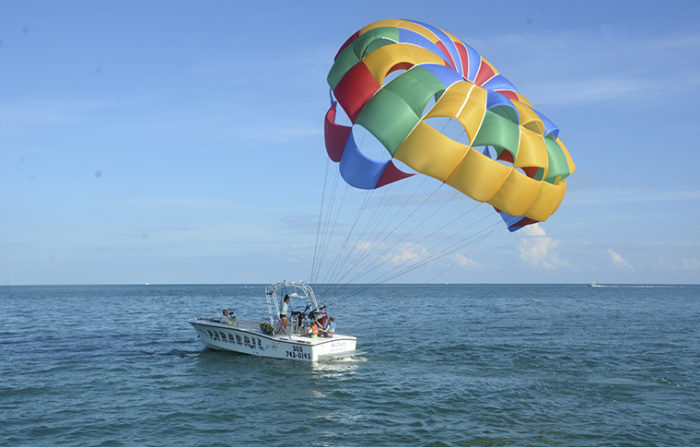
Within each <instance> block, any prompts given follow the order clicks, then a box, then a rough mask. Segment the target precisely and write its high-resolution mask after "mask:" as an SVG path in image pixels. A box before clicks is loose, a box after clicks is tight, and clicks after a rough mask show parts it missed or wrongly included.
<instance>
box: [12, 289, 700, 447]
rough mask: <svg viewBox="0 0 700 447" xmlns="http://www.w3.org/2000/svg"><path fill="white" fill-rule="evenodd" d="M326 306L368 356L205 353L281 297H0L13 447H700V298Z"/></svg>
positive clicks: (347, 296)
mask: <svg viewBox="0 0 700 447" xmlns="http://www.w3.org/2000/svg"><path fill="white" fill-rule="evenodd" d="M316 292H317V295H319V301H321V302H325V303H327V304H329V309H330V312H329V313H330V314H331V315H333V316H335V317H336V322H337V326H338V329H337V330H338V332H339V333H341V334H350V335H356V336H357V337H358V349H359V350H361V351H363V353H362V354H361V355H359V356H357V357H355V358H353V359H350V360H347V359H346V360H342V361H341V360H336V361H325V362H319V363H316V364H311V363H302V362H294V361H287V360H275V359H265V358H258V357H251V356H245V355H240V354H234V353H226V352H217V351H212V350H208V349H205V348H204V347H203V346H202V345H201V344H200V342H199V341H198V340H197V336H196V333H195V331H194V330H193V329H192V327H191V326H190V325H189V324H188V323H187V319H188V318H191V317H197V316H214V315H216V314H218V313H219V312H220V311H221V309H222V308H224V307H226V308H232V309H235V311H236V313H237V314H238V315H239V316H240V317H241V318H248V319H251V318H252V319H260V320H262V319H264V317H265V315H266V309H267V308H266V304H265V298H264V285H202V286H199V285H186V286H182V285H150V286H145V285H141V286H41V287H29V286H27V287H0V445H2V446H8V447H9V446H12V447H14V446H81V447H82V446H266V447H271V446H294V445H305V446H332V447H340V446H377V445H382V446H396V445H407V446H510V445H515V446H521V445H522V446H674V447H676V446H698V445H700V286H661V285H650V286H641V285H638V286H637V285H608V286H605V287H589V286H588V285H534V284H528V285H476V284H475V285H451V284H450V285H398V284H392V285H377V286H370V287H361V286H356V285H354V286H349V287H346V288H342V287H333V288H329V287H323V286H319V287H317V290H316Z"/></svg>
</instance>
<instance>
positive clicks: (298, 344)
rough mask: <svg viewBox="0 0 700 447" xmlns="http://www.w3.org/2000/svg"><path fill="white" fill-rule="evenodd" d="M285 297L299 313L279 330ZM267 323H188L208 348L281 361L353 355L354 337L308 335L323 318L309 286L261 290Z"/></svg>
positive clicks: (283, 284)
mask: <svg viewBox="0 0 700 447" xmlns="http://www.w3.org/2000/svg"><path fill="white" fill-rule="evenodd" d="M286 295H289V297H290V300H294V302H295V303H297V302H299V301H303V302H304V305H305V309H304V311H303V312H301V311H294V312H292V315H291V318H290V319H289V322H288V325H287V329H286V331H285V329H283V328H281V327H280V299H282V298H283V297H284V296H286ZM265 298H266V301H267V309H268V313H269V323H268V322H256V321H251V320H240V319H238V318H234V319H233V321H232V322H227V321H226V320H223V319H222V318H193V319H191V320H189V322H190V324H191V325H192V326H193V327H194V328H195V330H196V331H197V335H198V336H199V339H200V340H201V341H202V343H204V345H205V346H206V347H208V348H212V349H218V350H224V351H234V352H240V353H243V354H250V355H257V356H261V357H273V358H281V359H292V360H304V361H312V362H315V361H317V360H320V359H323V358H337V357H349V356H352V355H354V354H355V348H356V346H357V338H356V337H353V336H349V335H340V334H334V335H333V336H332V337H318V338H312V337H310V336H309V333H308V331H309V321H310V319H312V318H314V317H315V318H320V319H323V316H327V315H326V308H325V306H320V307H319V305H318V301H317V300H316V295H315V294H314V291H313V289H312V288H311V286H309V285H307V284H304V283H303V282H298V283H296V282H287V281H284V282H281V283H277V284H272V285H269V286H267V287H266V288H265Z"/></svg>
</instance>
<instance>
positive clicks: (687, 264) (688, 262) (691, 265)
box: [681, 258, 700, 271]
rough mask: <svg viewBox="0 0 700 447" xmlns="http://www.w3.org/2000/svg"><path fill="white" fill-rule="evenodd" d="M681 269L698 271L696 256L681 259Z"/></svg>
mask: <svg viewBox="0 0 700 447" xmlns="http://www.w3.org/2000/svg"><path fill="white" fill-rule="evenodd" d="M681 270H690V271H699V270H700V260H698V258H685V259H683V261H682V267H681Z"/></svg>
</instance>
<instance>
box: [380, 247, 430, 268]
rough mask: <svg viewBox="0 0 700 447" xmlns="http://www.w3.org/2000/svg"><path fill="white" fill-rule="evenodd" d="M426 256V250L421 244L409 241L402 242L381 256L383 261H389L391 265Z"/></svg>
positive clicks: (414, 260) (413, 260) (421, 258)
mask: <svg viewBox="0 0 700 447" xmlns="http://www.w3.org/2000/svg"><path fill="white" fill-rule="evenodd" d="M426 258H428V250H426V249H425V247H423V246H421V245H418V244H414V243H411V242H407V243H405V244H402V245H401V246H400V247H398V248H396V249H395V250H393V251H391V252H390V253H388V254H386V255H384V256H383V257H382V259H383V260H384V261H387V262H390V263H392V264H393V265H402V264H406V263H410V262H416V261H419V260H424V259H426Z"/></svg>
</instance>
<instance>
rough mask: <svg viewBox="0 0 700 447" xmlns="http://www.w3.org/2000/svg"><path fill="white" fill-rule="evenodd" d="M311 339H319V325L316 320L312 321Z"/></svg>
mask: <svg viewBox="0 0 700 447" xmlns="http://www.w3.org/2000/svg"><path fill="white" fill-rule="evenodd" d="M309 337H311V338H318V323H317V322H316V319H315V318H314V319H312V320H311V333H310V334H309Z"/></svg>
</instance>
